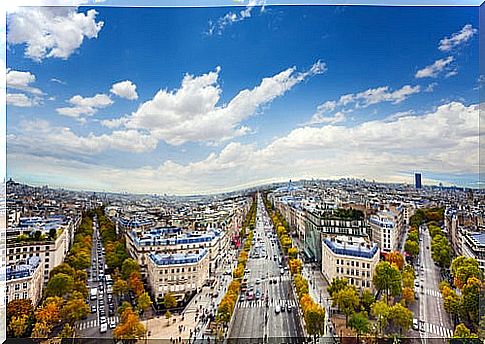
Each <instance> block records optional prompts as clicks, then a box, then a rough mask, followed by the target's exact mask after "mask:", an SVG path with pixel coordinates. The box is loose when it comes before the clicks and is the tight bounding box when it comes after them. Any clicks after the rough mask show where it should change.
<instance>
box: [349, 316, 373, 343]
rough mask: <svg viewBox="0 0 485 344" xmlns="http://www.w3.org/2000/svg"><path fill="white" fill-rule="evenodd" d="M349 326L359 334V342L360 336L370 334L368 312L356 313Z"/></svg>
mask: <svg viewBox="0 0 485 344" xmlns="http://www.w3.org/2000/svg"><path fill="white" fill-rule="evenodd" d="M349 326H350V328H352V329H354V330H355V332H357V341H358V340H359V336H361V335H362V334H365V333H369V330H370V324H369V317H368V315H367V312H359V313H354V314H353V315H352V317H351V318H350V320H349Z"/></svg>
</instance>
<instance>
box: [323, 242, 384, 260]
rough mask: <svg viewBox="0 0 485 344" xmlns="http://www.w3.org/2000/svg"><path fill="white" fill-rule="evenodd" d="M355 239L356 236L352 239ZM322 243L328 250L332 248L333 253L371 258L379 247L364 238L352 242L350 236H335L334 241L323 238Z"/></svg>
mask: <svg viewBox="0 0 485 344" xmlns="http://www.w3.org/2000/svg"><path fill="white" fill-rule="evenodd" d="M355 239H356V238H354V240H355ZM323 243H324V244H325V245H326V246H327V247H328V248H329V249H330V250H332V252H333V253H335V254H339V255H344V256H351V257H359V258H368V259H371V258H373V257H374V256H375V255H376V254H377V252H378V251H379V248H378V247H377V244H375V243H374V244H372V245H370V244H369V243H367V242H365V241H364V240H361V241H358V242H352V241H351V238H342V237H337V238H336V240H335V241H333V240H330V239H324V240H323Z"/></svg>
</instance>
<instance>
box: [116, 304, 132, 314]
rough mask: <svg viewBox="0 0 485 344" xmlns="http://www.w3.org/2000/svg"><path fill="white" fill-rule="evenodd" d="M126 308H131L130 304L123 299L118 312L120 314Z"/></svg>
mask: <svg viewBox="0 0 485 344" xmlns="http://www.w3.org/2000/svg"><path fill="white" fill-rule="evenodd" d="M127 309H132V307H131V304H130V303H129V302H127V301H123V302H122V303H121V305H120V306H119V307H118V314H119V315H122V314H123V313H124V312H125V311H126V310H127Z"/></svg>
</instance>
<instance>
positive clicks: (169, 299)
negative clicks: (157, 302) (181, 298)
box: [163, 292, 177, 309]
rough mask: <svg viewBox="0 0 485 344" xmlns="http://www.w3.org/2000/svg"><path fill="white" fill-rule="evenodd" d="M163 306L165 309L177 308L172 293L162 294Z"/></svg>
mask: <svg viewBox="0 0 485 344" xmlns="http://www.w3.org/2000/svg"><path fill="white" fill-rule="evenodd" d="M163 304H164V306H165V308H167V309H170V308H174V307H175V306H177V299H176V298H175V296H173V294H172V293H170V292H169V293H165V294H163Z"/></svg>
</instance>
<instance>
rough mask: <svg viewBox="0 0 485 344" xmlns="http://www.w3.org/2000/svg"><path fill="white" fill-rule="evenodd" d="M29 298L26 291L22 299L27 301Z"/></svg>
mask: <svg viewBox="0 0 485 344" xmlns="http://www.w3.org/2000/svg"><path fill="white" fill-rule="evenodd" d="M27 298H28V295H27V292H26V291H24V293H23V294H22V299H27Z"/></svg>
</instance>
